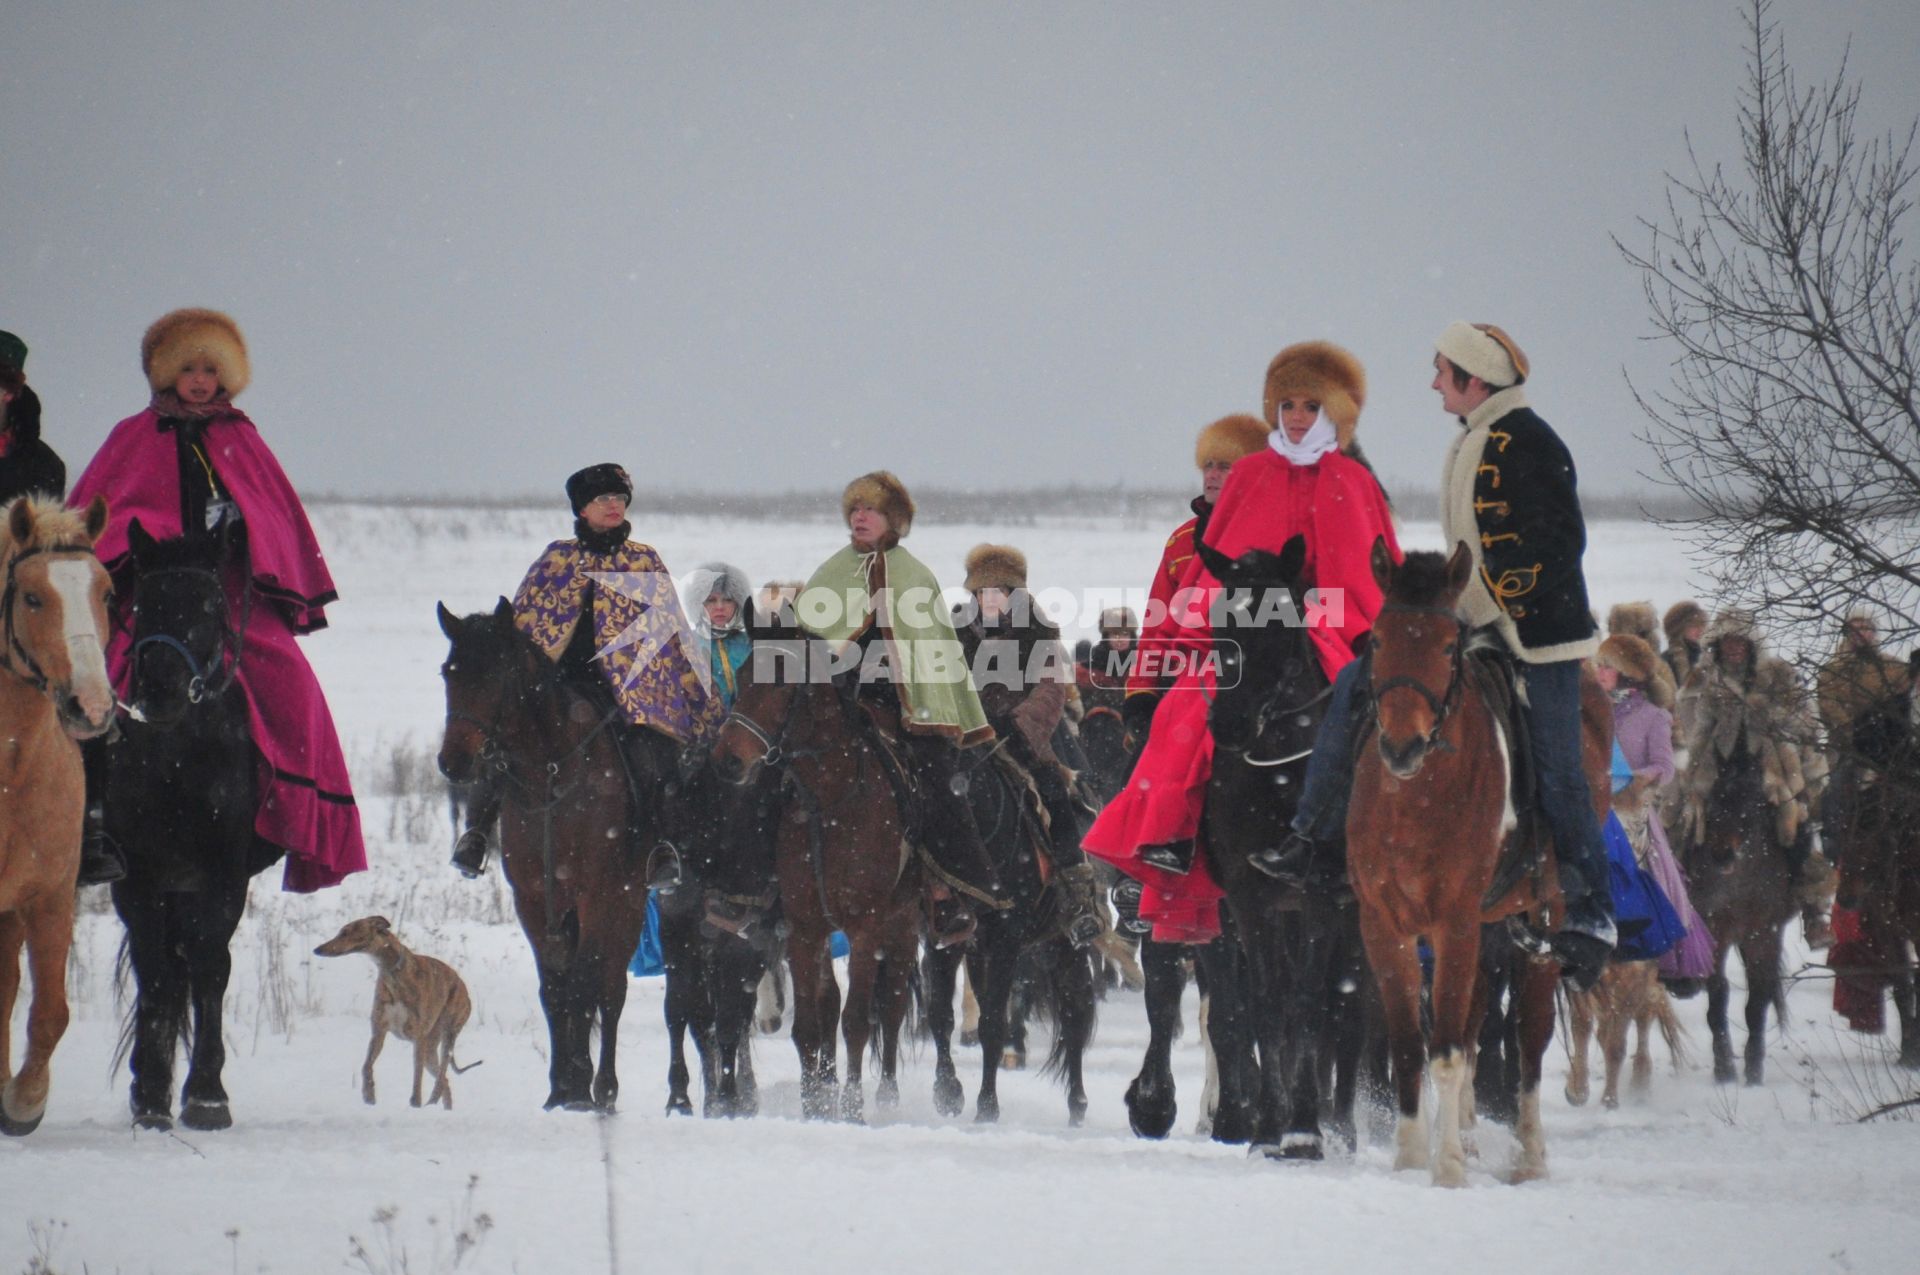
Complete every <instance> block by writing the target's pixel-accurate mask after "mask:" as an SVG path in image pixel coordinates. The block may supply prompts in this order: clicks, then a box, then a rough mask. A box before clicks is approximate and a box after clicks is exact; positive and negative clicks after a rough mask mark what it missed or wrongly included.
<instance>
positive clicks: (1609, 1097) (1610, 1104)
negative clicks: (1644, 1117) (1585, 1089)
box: [1600, 1093, 1620, 1111]
mask: <svg viewBox="0 0 1920 1275" xmlns="http://www.w3.org/2000/svg"><path fill="white" fill-rule="evenodd" d="M1600 1105H1601V1106H1602V1107H1604V1108H1605V1109H1606V1110H1608V1111H1618V1110H1620V1095H1619V1094H1612V1093H1608V1094H1601V1095H1600Z"/></svg>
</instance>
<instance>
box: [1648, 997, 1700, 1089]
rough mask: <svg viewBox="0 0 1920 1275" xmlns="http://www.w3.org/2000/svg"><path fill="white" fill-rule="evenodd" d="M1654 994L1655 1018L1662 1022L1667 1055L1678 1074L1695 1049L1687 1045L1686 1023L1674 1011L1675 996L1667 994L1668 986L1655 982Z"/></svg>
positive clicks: (1675, 1072) (1661, 1036)
mask: <svg viewBox="0 0 1920 1275" xmlns="http://www.w3.org/2000/svg"><path fill="white" fill-rule="evenodd" d="M1653 996H1654V1002H1653V1018H1654V1021H1655V1022H1657V1023H1659V1024H1660V1039H1662V1040H1664V1041H1666V1042H1667V1057H1668V1058H1670V1059H1671V1060H1672V1061H1673V1074H1674V1075H1676V1076H1677V1075H1679V1074H1680V1069H1681V1068H1682V1067H1683V1066H1686V1065H1688V1064H1690V1063H1692V1061H1693V1050H1692V1049H1691V1048H1689V1047H1688V1045H1687V1029H1686V1025H1685V1024H1683V1023H1682V1022H1681V1021H1680V1016H1679V1015H1678V1014H1676V1013H1674V1012H1673V998H1672V997H1671V996H1669V995H1667V989H1666V988H1664V987H1662V986H1660V985H1659V984H1658V983H1655V984H1654V992H1653Z"/></svg>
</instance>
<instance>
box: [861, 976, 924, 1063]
mask: <svg viewBox="0 0 1920 1275" xmlns="http://www.w3.org/2000/svg"><path fill="white" fill-rule="evenodd" d="M891 963H892V962H891V960H887V959H883V961H882V964H881V968H880V978H881V979H884V978H886V977H887V968H886V967H887V966H888V965H890V964H891ZM905 964H906V967H907V1005H906V1013H904V1014H903V1015H901V1018H900V1043H901V1044H902V1045H906V1044H910V1043H917V1042H918V1041H919V1039H920V1037H921V1034H922V1033H923V1032H925V1031H926V1004H925V1002H926V998H927V989H926V984H925V983H924V982H923V981H922V980H921V977H920V962H919V961H918V960H908V961H907V962H905ZM867 1022H868V1024H869V1025H870V1026H871V1027H872V1028H873V1032H872V1034H871V1035H870V1036H869V1037H868V1038H867V1054H868V1056H869V1057H870V1058H872V1059H873V1061H874V1062H875V1063H878V1062H879V1061H880V1050H881V1047H882V1045H883V1044H884V1043H885V1038H886V1035H885V1034H886V1023H885V1022H884V1021H882V1019H881V1016H880V998H879V997H878V996H876V997H874V998H873V1003H872V1006H871V1007H870V1008H869V1009H868V1010H867Z"/></svg>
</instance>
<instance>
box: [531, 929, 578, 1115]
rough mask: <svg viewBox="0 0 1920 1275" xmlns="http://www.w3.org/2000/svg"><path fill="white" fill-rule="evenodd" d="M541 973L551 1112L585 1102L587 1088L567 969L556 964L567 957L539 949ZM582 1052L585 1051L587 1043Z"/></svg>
mask: <svg viewBox="0 0 1920 1275" xmlns="http://www.w3.org/2000/svg"><path fill="white" fill-rule="evenodd" d="M536 951H537V953H538V954H537V956H536V957H535V960H536V962H537V964H538V966H539V970H540V1009H541V1012H542V1013H544V1014H545V1015H546V1019H547V1101H546V1103H545V1106H546V1109H547V1110H548V1111H551V1110H553V1109H554V1108H555V1107H564V1106H569V1105H572V1104H574V1103H577V1102H581V1101H584V1100H585V1098H586V1094H585V1092H584V1087H583V1086H579V1085H578V1073H579V1069H578V1067H577V1066H576V1065H575V1050H576V1046H575V1043H574V1042H575V1037H576V1034H577V1033H576V1031H575V1020H574V1014H573V1008H572V1005H571V996H570V995H569V992H568V986H567V983H568V977H567V969H566V966H564V965H559V964H556V963H555V962H556V961H557V960H559V959H562V958H563V956H564V954H556V953H553V952H550V951H547V950H544V949H536ZM578 1048H579V1049H580V1050H584V1049H585V1048H586V1042H585V1041H581V1042H580V1043H579V1046H578Z"/></svg>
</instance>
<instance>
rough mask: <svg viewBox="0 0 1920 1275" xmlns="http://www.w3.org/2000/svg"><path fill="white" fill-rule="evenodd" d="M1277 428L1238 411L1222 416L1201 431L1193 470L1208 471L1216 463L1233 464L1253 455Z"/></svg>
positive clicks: (1194, 451) (1196, 443)
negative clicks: (1243, 457)
mask: <svg viewBox="0 0 1920 1275" xmlns="http://www.w3.org/2000/svg"><path fill="white" fill-rule="evenodd" d="M1272 433H1273V426H1271V425H1269V424H1267V423H1266V422H1265V421H1263V420H1261V419H1260V418H1259V417H1258V416H1249V415H1248V414H1247V413H1245V412H1238V413H1235V414H1234V415H1232V416H1222V417H1221V418H1220V419H1219V420H1217V421H1215V422H1214V423H1213V424H1211V425H1209V426H1207V427H1206V428H1205V429H1203V430H1201V431H1200V437H1198V438H1196V439H1195V440H1194V442H1193V467H1194V468H1195V469H1205V468H1206V467H1207V466H1208V465H1211V464H1213V463H1214V462H1215V461H1221V460H1224V461H1227V462H1228V463H1229V464H1231V463H1232V462H1233V461H1236V460H1239V459H1240V458H1241V457H1242V456H1251V455H1253V454H1254V453H1255V452H1257V451H1259V450H1260V449H1261V448H1262V447H1265V446H1266V445H1267V438H1268V437H1269V436H1270V435H1271V434H1272Z"/></svg>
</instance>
